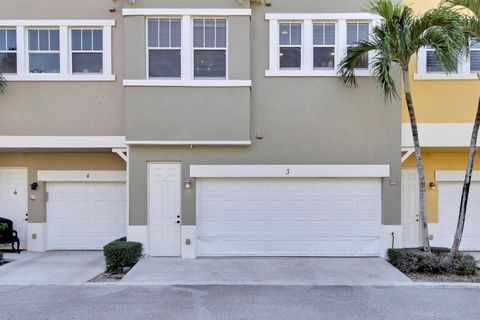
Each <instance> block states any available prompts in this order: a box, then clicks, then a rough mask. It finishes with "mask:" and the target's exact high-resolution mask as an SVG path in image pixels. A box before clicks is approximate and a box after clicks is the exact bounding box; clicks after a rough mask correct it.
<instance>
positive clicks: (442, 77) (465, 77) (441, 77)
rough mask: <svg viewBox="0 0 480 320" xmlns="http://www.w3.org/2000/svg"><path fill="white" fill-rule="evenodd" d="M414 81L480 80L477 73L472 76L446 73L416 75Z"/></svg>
mask: <svg viewBox="0 0 480 320" xmlns="http://www.w3.org/2000/svg"><path fill="white" fill-rule="evenodd" d="M413 80H478V75H477V74H476V73H472V74H444V73H427V74H421V73H416V74H414V75H413Z"/></svg>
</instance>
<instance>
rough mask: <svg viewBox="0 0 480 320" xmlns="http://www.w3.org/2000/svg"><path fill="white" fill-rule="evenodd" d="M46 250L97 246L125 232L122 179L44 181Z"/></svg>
mask: <svg viewBox="0 0 480 320" xmlns="http://www.w3.org/2000/svg"><path fill="white" fill-rule="evenodd" d="M47 192H48V201H47V232H48V239H47V247H48V249H49V250H62V249H64V250H98V249H102V247H103V246H104V245H105V244H107V243H108V242H110V241H112V240H114V239H117V238H120V237H124V236H125V235H126V233H127V214H126V185H125V183H122V182H52V183H50V182H49V183H47Z"/></svg>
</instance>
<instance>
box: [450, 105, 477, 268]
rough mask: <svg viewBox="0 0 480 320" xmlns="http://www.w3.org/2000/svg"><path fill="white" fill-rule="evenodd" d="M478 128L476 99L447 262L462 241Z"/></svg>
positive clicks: (451, 258) (453, 255)
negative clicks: (465, 168)
mask: <svg viewBox="0 0 480 320" xmlns="http://www.w3.org/2000/svg"><path fill="white" fill-rule="evenodd" d="M479 128H480V99H479V100H478V108H477V116H476V117H475V123H474V125H473V132H472V138H471V140H470V153H469V155H468V163H467V172H466V173H465V181H464V182H463V192H462V199H461V201H460V212H459V214H458V222H457V231H456V232H455V237H454V238H453V245H452V249H451V250H450V253H449V254H448V258H447V262H452V260H453V258H455V256H456V255H457V254H458V250H459V248H460V242H461V241H462V236H463V228H464V226H465V217H466V215H467V204H468V196H469V193H470V185H471V182H472V174H473V165H474V163H475V153H476V151H477V138H478V130H479Z"/></svg>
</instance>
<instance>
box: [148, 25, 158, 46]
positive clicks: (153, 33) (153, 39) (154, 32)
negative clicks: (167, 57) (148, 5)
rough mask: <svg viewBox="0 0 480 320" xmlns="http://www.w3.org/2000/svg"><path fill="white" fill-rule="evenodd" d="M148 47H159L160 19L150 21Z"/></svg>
mask: <svg viewBox="0 0 480 320" xmlns="http://www.w3.org/2000/svg"><path fill="white" fill-rule="evenodd" d="M148 46H149V47H154V48H156V47H158V19H148Z"/></svg>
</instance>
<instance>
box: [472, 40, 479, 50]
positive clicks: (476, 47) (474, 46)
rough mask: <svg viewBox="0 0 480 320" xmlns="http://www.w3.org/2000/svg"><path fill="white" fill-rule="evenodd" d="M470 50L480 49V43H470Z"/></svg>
mask: <svg viewBox="0 0 480 320" xmlns="http://www.w3.org/2000/svg"><path fill="white" fill-rule="evenodd" d="M472 49H480V41H472Z"/></svg>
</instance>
